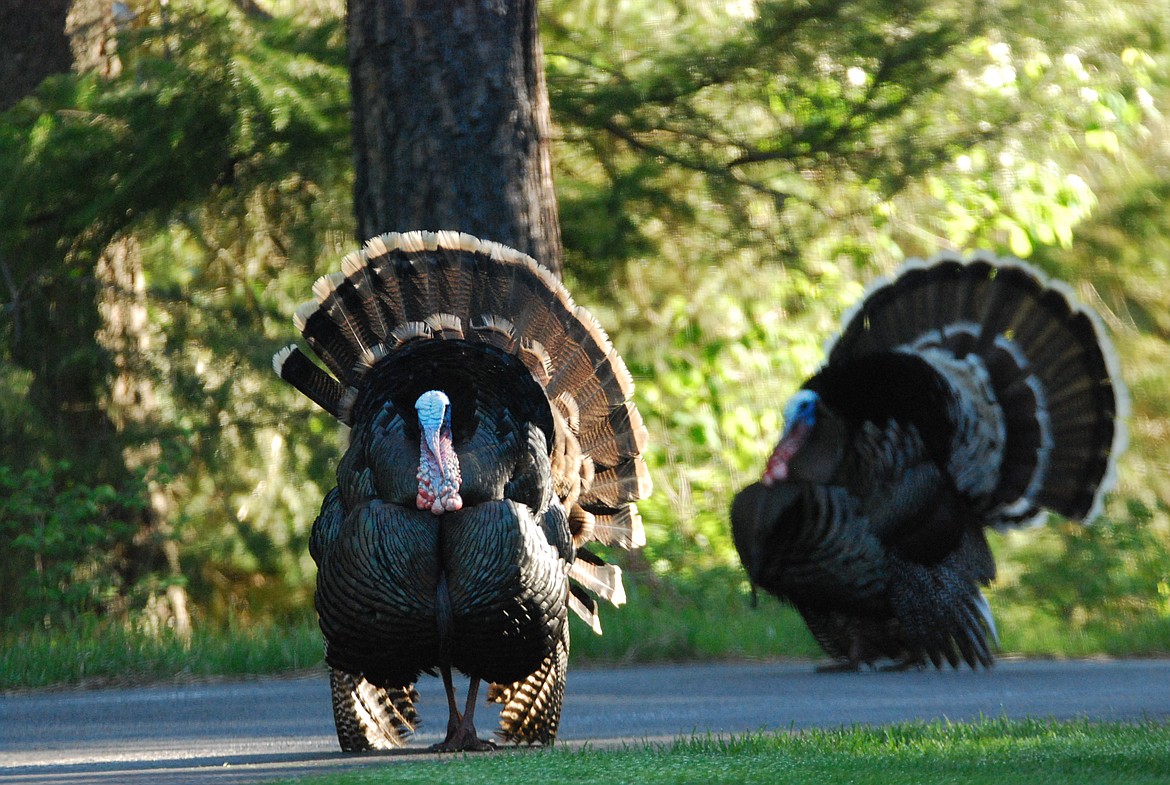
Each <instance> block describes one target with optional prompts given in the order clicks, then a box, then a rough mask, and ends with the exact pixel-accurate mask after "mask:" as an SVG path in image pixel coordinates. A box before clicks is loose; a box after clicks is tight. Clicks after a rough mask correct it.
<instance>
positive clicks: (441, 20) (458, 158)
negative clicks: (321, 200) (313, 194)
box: [348, 0, 562, 275]
mask: <svg viewBox="0 0 1170 785" xmlns="http://www.w3.org/2000/svg"><path fill="white" fill-rule="evenodd" d="M348 7H349V16H348V30H349V61H350V75H351V76H350V78H351V84H352V88H353V121H354V123H353V133H354V155H355V164H356V179H355V184H354V206H355V212H356V215H357V225H358V234H359V238H358V239H359V240H364V239H366V238H369V237H372V236H374V235H376V234H380V233H382V232H388V231H407V230H413V229H424V230H435V229H457V230H461V231H465V232H469V233H471V234H474V235H476V236H478V237H481V238H483V239H487V240H495V241H497V242H501V243H504V244H506V245H510V246H512V247H514V248H517V249H518V250H521V251H524V252H525V253H527V254H530V255H531V256H533V257H534V258H536V259H537V260H539V261H540V262H541V263H542V264H544V265H545V266H547V267H549V268H550V269H551V270H553V272H555V273H556V274H557V275H560V272H561V266H562V252H561V238H560V227H559V224H558V219H557V208H556V199H555V195H554V193H553V185H552V165H551V159H550V152H549V126H550V123H549V106H548V92H547V89H546V87H545V83H544V64H543V57H542V54H541V48H540V39H539V31H538V28H537V10H536V2H535V0H426V1H425V2H424V0H349V3H348Z"/></svg>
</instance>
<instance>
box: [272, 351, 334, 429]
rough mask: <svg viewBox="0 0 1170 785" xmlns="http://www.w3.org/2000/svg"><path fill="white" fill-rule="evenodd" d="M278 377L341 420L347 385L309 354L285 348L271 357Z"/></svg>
mask: <svg viewBox="0 0 1170 785" xmlns="http://www.w3.org/2000/svg"><path fill="white" fill-rule="evenodd" d="M272 368H273V370H275V371H276V375H277V376H279V377H280V378H281V379H284V380H285V381H286V382H288V383H289V384H291V385H292V386H293V387H296V388H297V389H298V390H300V391H301V393H302V394H303V395H304V396H305V397H307V398H308V399H309V400H311V401H312V402H313V403H315V404H317V405H318V406H320V407H321V408H322V409H324V410H325V411H327V412H329V413H330V414H332V415H333V416H334V417H340V416H341V412H342V408H343V403H342V402H343V400H344V399H345V393H346V389H345V385H343V384H341V383H340V382H338V381H337V380H336V379H334V378H333V377H332V376H330V375H329V374H327V373H325V371H323V370H322V369H321V368H320V366H318V365H316V364H314V363H313V361H312V360H310V359H309V357H308V355H306V354H305V353H304V352H302V351H301V350H300V349H298V348H297V347H296V346H295V345H292V346H286V347H284V348H283V349H281V350H280V351H279V352H277V353H276V354H275V355H273V356H272Z"/></svg>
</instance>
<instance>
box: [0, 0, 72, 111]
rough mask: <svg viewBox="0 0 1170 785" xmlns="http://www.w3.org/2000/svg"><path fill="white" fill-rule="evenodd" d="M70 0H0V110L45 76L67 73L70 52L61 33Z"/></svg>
mask: <svg viewBox="0 0 1170 785" xmlns="http://www.w3.org/2000/svg"><path fill="white" fill-rule="evenodd" d="M70 5H71V0H39V2H29V0H0V33H3V35H4V57H2V58H0V111H2V110H4V109H7V108H9V107H10V106H12V105H13V104H15V103H16V102H17V101H19V100H20V99H21V98H24V97H25V96H26V95H28V94H29V93H31V92H32V91H33V90H35V89H36V87H37V85H39V84H40V83H41V81H42V80H43V79H44V78H45V77H46V76H51V75H53V74H63V73H67V72H68V71H69V69H70V68H72V67H73V53H72V51H70V48H69V37H68V36H67V35H66V34H65V17H66V16H67V15H68V13H69V6H70Z"/></svg>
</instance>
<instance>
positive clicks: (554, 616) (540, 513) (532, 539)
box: [273, 232, 650, 751]
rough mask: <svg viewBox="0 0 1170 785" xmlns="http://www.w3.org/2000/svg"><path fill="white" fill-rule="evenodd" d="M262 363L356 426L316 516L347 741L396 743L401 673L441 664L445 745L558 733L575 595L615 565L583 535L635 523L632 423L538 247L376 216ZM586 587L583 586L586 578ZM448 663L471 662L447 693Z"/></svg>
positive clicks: (341, 727) (606, 346)
mask: <svg viewBox="0 0 1170 785" xmlns="http://www.w3.org/2000/svg"><path fill="white" fill-rule="evenodd" d="M313 291H314V293H315V295H316V300H315V301H314V302H311V303H306V304H305V305H303V306H301V307H300V308H299V309H298V310H297V313H296V317H295V322H296V325H297V328H298V329H299V330H300V331H301V333H302V335H303V336H304V338H305V340H306V341H307V342H308V344H309V346H310V347H312V349H313V350H314V351H315V352H316V354H317V356H318V357H320V359H321V361H322V362H323V363H324V364H325V366H326V368H328V371H329V373H326V371H325V370H322V369H321V368H320V367H319V366H317V365H316V364H314V363H313V362H312V361H311V360H310V359H309V358H308V356H307V355H306V354H304V353H303V352H301V351H300V350H299V349H297V348H296V347H295V346H289V347H287V348H285V349H283V350H281V351H280V352H279V353H278V354H277V355H276V357H275V358H274V359H273V365H274V367H275V369H276V371H277V373H278V374H279V375H280V376H281V377H282V378H283V379H285V380H287V381H288V382H290V383H291V384H292V385H293V386H295V387H296V388H297V389H298V390H300V391H301V392H303V393H304V394H305V395H306V396H308V397H309V398H311V399H312V400H313V401H314V402H316V403H317V404H318V405H320V406H321V407H322V408H324V409H325V410H326V411H328V412H329V413H330V414H332V415H333V416H335V417H337V418H338V419H339V420H341V421H342V422H343V423H345V424H346V425H348V426H349V427H350V433H349V446H348V448H347V450H346V452H345V454H344V456H343V457H342V459H341V461H340V463H339V464H338V467H337V487H336V488H334V489H333V490H331V491H330V492H329V493H328V494H327V495H326V496H325V500H324V503H323V504H322V506H321V512H320V514H319V515H318V517H317V520H316V522H315V523H314V524H313V530H312V534H311V537H310V542H309V548H310V552H311V554H312V556H313V559H314V561H316V563H317V569H318V572H317V593H316V605H317V613H318V618H319V621H320V625H321V630H322V632H323V633H324V637H325V652H326V661H327V662H328V664H329V665H330V666H331V668H332V669H333V671H332V675H331V687H332V694H333V709H334V720H335V722H336V726H337V734H338V739H339V740H340V742H341V747H342V749H344V750H362V749H371V748H386V747H389V746H394V745H399V744H402V743H404V741H405V738H406V736H407V735H408V734H409V733H410V732H411V731H412V730H413V729H414V727H415V725H416V724H417V721H418V718H417V713H416V706H415V702H416V700H417V693H416V692H415V691H414V688H413V684H414V683H415V681H416V680H417V679H418V677H419V675H420V674H422V673H424V672H425V673H432V674H433V673H435V672H436V671H437V672H438V673H439V674H440V675H441V676H442V678H443V682H444V685H445V687H446V691H447V700H448V711H449V719H448V723H447V736H446V739H445V740H444V741H443V742H442V743H441V744H439V745H436V748H437V749H439V750H442V751H451V750H467V749H484V748H488V747H490V746H492V745H491V743H490V742H487V741H483V740H480V739H479V738H478V737H477V734H476V731H475V726H474V721H473V715H474V710H475V701H476V695H477V693H478V688H479V686H480V681H481V680H484V681H487V682H488V684H489V685H490V686H489V687H488V691H487V697H488V699H489V700H491V701H495V702H498V703H502V704H503V707H502V709H501V712H500V728H499V730H498V733H499V735H500V736H501V737H502V738H503V739H505V740H507V741H512V742H524V743H530V744H531V743H546V744H547V743H551V742H552V741H553V740H554V738H555V736H556V732H557V725H558V723H559V721H560V711H561V698H562V695H563V693H564V688H565V672H566V667H567V664H568V654H569V625H568V620H567V611H568V610H569V609H570V608H571V609H573V610H574V611H576V612H577V613H578V614H580V616H581V617H582V618H583V619H585V621H586V623H588V624H589V626H590V627H592V628H593V629H594V630H595V631H597V632H600V631H601V629H600V625H599V622H598V619H597V604H596V602H595V600H594V599H593V597H592V596H591V594H590V593H592V594H596V595H597V596H599V597H601V598H603V599H606V600H609V601H611V602H612V603H613V604H615V605H620V604H621V603H622V602H624V600H625V594H624V591H623V589H622V580H621V572H620V569H619V568H618V567H616V566H612V565H608V564H606V563H605V562H604V561H602V559H600V558H599V557H598V556H596V555H594V554H593V553H592V552H591V551H590V550H588V548H587V547H586V543H588V542H590V541H597V542H599V543H602V544H607V545H618V546H622V547H627V548H632V547H638V546H640V545H642V544H644V542H645V535H644V533H643V529H642V524H641V519H640V518H639V515H638V511H637V507H636V505H635V504H634V502H635V501H636V500H637V499H640V498H644V497H645V496H646V495H648V493H649V492H650V480H649V476H648V474H647V470H646V467H645V464H644V463H643V461H642V458H641V452H642V450H643V449H644V447H645V440H646V429H645V427H644V426H643V424H642V420H641V418H640V417H639V415H638V411H637V409H636V408H635V407H634V405H633V403H632V402H631V400H630V397H631V394H632V392H633V384H632V381H631V379H630V374H629V372H628V371H627V370H626V367H625V365H624V364H623V362H622V360H621V358H620V357H619V356H618V354H617V353H616V351H615V350H614V349H613V347H612V345H611V344H610V342H609V340H608V338H607V337H606V335H605V331H604V330H602V328H601V327H600V326H599V325H598V324H597V322H596V321H595V320H594V319H593V317H592V316H590V314H589V313H588V312H587V311H585V310H584V309H583V308H580V307H578V306H576V305H574V303H573V301H572V299H571V298H570V297H569V294H568V293H567V292H566V291H565V289H564V287H563V286H562V285H561V284H560V282H559V281H557V280H556V279H555V278H554V277H553V276H552V275H551V274H550V273H549V272H548V271H547V270H545V269H544V268H541V267H540V266H539V265H538V264H537V263H536V262H535V261H533V260H532V259H531V258H529V257H527V256H525V255H523V254H521V253H519V252H518V251H515V250H512V249H510V248H507V247H505V246H502V245H499V244H497V243H492V242H485V241H481V240H478V239H476V238H474V237H471V236H470V235H466V234H460V233H456V232H438V233H430V232H411V233H408V234H388V235H383V236H381V237H378V238H375V239H373V240H371V241H369V242H368V243H367V244H366V245H365V247H364V248H363V249H362V250H361V251H360V252H358V253H354V254H351V255H349V256H347V257H346V258H345V259H344V261H343V262H342V269H341V272H340V273H333V274H331V275H327V276H325V277H323V278H321V279H320V280H318V281H317V283H316V284H315V285H314V287H313ZM586 590H588V591H586ZM452 669H456V670H459V671H461V672H463V673H464V674H466V675H467V676H468V677H469V678H470V686H469V688H468V697H467V702H466V705H465V706H464V707H463V708H462V710H461V709H460V707H459V705H458V704H457V702H456V697H455V691H454V688H453V686H452V677H451V673H452Z"/></svg>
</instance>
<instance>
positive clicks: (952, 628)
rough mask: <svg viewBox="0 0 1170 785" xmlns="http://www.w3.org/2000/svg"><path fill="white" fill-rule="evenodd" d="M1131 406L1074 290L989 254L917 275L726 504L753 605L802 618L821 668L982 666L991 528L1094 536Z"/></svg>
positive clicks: (868, 321) (829, 372)
mask: <svg viewBox="0 0 1170 785" xmlns="http://www.w3.org/2000/svg"><path fill="white" fill-rule="evenodd" d="M1127 405H1128V403H1127V396H1126V391H1125V388H1124V386H1123V385H1122V382H1121V379H1120V376H1119V373H1118V370H1117V367H1116V356H1115V354H1114V352H1113V349H1112V346H1111V345H1110V343H1109V340H1108V338H1107V336H1106V334H1105V331H1104V329H1103V327H1102V326H1101V325H1100V323H1099V322H1098V319H1097V317H1096V315H1095V314H1094V313H1092V312H1090V311H1089V310H1088V309H1086V308H1085V307H1083V306H1081V305H1078V304H1077V303H1076V301H1075V300H1074V298H1073V296H1072V293H1071V291H1069V289H1068V288H1067V287H1065V286H1064V285H1062V284H1059V283H1057V282H1050V281H1047V280H1046V279H1045V277H1044V276H1043V275H1042V274H1041V273H1040V272H1039V271H1037V270H1035V269H1033V268H1032V267H1029V266H1027V265H1025V264H1024V263H1022V262H1020V261H1017V260H1009V259H997V258H994V257H991V256H986V255H977V256H975V257H973V258H970V259H967V260H964V259H960V258H958V257H954V256H950V255H944V256H940V257H937V258H935V259H934V260H932V261H930V262H921V261H917V260H915V261H913V262H910V263H909V264H908V265H907V266H906V267H905V268H904V269H903V271H902V272H901V273H900V274H899V275H897V276H896V277H895V278H894V279H893V280H888V281H880V282H878V283H877V284H875V285H874V286H873V287H871V289H870V291H869V293H868V295H867V296H866V297H865V298H864V299H863V300H862V302H861V303H860V305H858V306H857V307H856V309H855V311H854V312H853V313H852V315H851V316H848V317H846V319H845V326H844V329H843V330H842V331H841V333H840V335H839V336H838V337H837V338H836V340H835V342H834V343H832V344H831V346H830V348H829V351H828V359H827V361H826V362H825V364H824V365H823V366H822V367H821V369H820V370H819V371H818V372H817V373H816V374H814V375H813V376H812V377H811V378H810V379H808V380H807V381H806V382H805V383H804V384H803V385H802V387H801V389H800V390H799V391H798V392H796V393H795V394H794V395H793V396H792V398H791V399H790V400H789V401H788V402H787V404H786V405H785V407H784V410H783V416H784V426H783V431H782V434H781V436H780V439H779V442H778V443H777V445H776V447H775V450H774V451H773V452H772V455H771V457H770V458H769V459H768V462H767V465H766V468H765V469H764V472H763V476H762V478H761V480H760V481H759V482H756V483H754V484H752V485H749V486H748V487H746V488H744V489H743V490H742V491H740V492H739V494H737V495H736V497H735V499H734V501H733V503H732V506H731V525H732V534H733V538H734V541H735V546H736V549H737V550H738V552H739V556H740V559H741V561H742V562H743V565H744V568H745V569H746V571H747V574H748V577H749V579H750V581H751V584H752V587H753V596H754V592H755V589H756V587H759V588H762V589H764V590H765V591H767V592H770V593H772V594H774V595H776V596H777V597H779V598H780V599H781V600H783V601H786V602H788V603H791V604H792V606H793V607H795V608H796V610H797V611H798V612H799V613H800V615H801V617H802V618H803V619H804V620H805V622H806V623H807V625H808V627H809V630H810V631H811V632H812V634H813V636H814V638H815V639H816V640H817V642H818V644H819V645H820V646H821V647H822V648H823V649H824V650H825V651H826V652H827V653H828V654H829V656H830V657H832V658H833V660H834V664H833V665H831V666H828V668H827V669H830V670H833V669H840V670H856V669H857V668H859V667H860V666H861V665H862V664H866V665H869V666H873V665H874V664H875V663H877V662H879V661H885V660H889V661H891V662H890V664H889V665H888V666H887V667H890V668H908V667H923V666H925V665H926V664H928V663H929V664H933V665H934V666H935V667H936V668H942V667H944V666H945V665H946V664H949V665H950V666H951V667H954V668H958V667H961V666H962V663H966V664H967V665H968V666H970V667H971V668H972V669H977V668H979V667H980V666H982V667H990V666H991V665H992V664H993V662H994V658H995V655H994V649H995V646H996V644H997V642H998V641H997V637H996V630H995V624H994V621H993V619H992V615H991V611H990V608H989V606H988V603H987V601H986V599H985V598H984V595H983V593H982V591H981V588H980V587H981V586H985V585H987V584H988V583H990V582H991V581H992V580H993V579H994V577H995V563H994V561H993V559H992V554H991V551H990V550H989V548H988V543H987V539H986V537H985V532H986V530H987V529H988V528H989V527H991V528H995V529H1005V528H1011V527H1018V526H1023V525H1026V524H1028V523H1032V522H1039V521H1040V520H1041V519H1042V518H1043V517H1044V516H1045V515H1046V513H1047V512H1048V511H1051V512H1055V513H1058V514H1060V515H1062V516H1065V517H1067V518H1070V519H1076V520H1081V521H1085V522H1088V521H1091V520H1092V519H1093V518H1094V517H1095V516H1096V515H1097V514H1098V513H1099V512H1100V510H1101V505H1102V497H1103V495H1104V494H1105V493H1106V492H1107V491H1108V490H1109V489H1110V488H1111V487H1112V485H1113V483H1114V481H1115V475H1116V462H1117V457H1118V455H1119V453H1120V452H1121V451H1122V450H1123V449H1124V445H1125V432H1124V424H1123V420H1124V416H1125V414H1126V408H1127Z"/></svg>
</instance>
